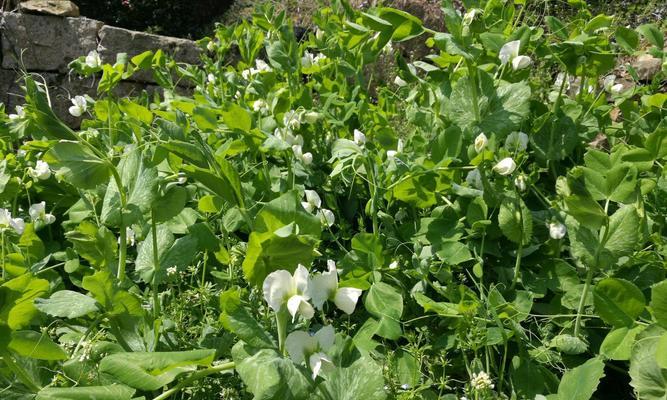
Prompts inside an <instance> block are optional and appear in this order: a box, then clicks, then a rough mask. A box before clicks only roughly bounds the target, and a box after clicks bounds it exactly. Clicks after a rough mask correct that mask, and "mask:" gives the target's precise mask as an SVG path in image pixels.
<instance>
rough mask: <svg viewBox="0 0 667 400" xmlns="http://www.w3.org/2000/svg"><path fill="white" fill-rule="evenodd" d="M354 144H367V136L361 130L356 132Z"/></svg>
mask: <svg viewBox="0 0 667 400" xmlns="http://www.w3.org/2000/svg"><path fill="white" fill-rule="evenodd" d="M354 143H356V144H357V145H359V146H361V145H363V144H364V143H366V135H364V133H363V132H362V131H360V130H359V129H355V130H354Z"/></svg>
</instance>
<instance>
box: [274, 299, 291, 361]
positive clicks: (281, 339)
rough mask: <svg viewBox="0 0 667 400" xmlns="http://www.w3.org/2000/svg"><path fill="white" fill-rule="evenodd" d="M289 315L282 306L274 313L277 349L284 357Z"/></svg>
mask: <svg viewBox="0 0 667 400" xmlns="http://www.w3.org/2000/svg"><path fill="white" fill-rule="evenodd" d="M288 316H289V314H288V313H287V309H286V308H285V307H284V306H283V307H282V308H281V309H280V311H278V312H277V313H276V329H277V330H278V349H279V350H280V354H282V355H285V338H286V337H287V318H288Z"/></svg>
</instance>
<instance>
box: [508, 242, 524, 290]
mask: <svg viewBox="0 0 667 400" xmlns="http://www.w3.org/2000/svg"><path fill="white" fill-rule="evenodd" d="M522 255H523V241H521V243H520V244H519V248H518V249H517V251H516V261H515V262H514V277H513V278H512V286H510V289H514V288H515V287H516V283H517V281H518V280H519V268H520V267H521V256H522Z"/></svg>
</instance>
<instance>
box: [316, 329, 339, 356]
mask: <svg viewBox="0 0 667 400" xmlns="http://www.w3.org/2000/svg"><path fill="white" fill-rule="evenodd" d="M315 339H317V344H318V345H319V348H320V350H323V351H327V350H329V349H330V348H331V347H333V345H334V341H335V340H336V331H335V330H334V328H333V326H331V325H327V326H323V327H322V328H320V330H319V331H317V333H315Z"/></svg>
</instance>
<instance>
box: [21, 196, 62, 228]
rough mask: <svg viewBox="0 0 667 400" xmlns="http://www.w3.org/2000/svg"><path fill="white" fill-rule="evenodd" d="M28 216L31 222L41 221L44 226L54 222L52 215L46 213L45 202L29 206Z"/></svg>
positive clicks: (54, 218)
mask: <svg viewBox="0 0 667 400" xmlns="http://www.w3.org/2000/svg"><path fill="white" fill-rule="evenodd" d="M28 214H29V215H30V219H32V221H33V222H37V221H42V222H44V223H45V224H46V225H50V224H52V223H54V222H55V221H56V217H54V216H53V214H48V213H47V212H46V202H44V201H42V202H40V203H35V204H33V205H31V206H30V208H29V209H28Z"/></svg>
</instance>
